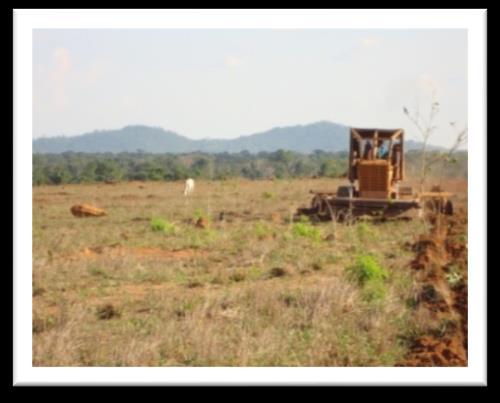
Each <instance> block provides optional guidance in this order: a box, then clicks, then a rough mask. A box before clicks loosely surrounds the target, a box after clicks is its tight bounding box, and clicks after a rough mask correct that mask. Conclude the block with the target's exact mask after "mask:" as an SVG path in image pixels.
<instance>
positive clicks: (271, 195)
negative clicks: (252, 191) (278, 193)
mask: <svg viewBox="0 0 500 403" xmlns="http://www.w3.org/2000/svg"><path fill="white" fill-rule="evenodd" d="M273 197H274V195H273V194H272V193H271V192H263V193H262V198H263V199H272V198H273Z"/></svg>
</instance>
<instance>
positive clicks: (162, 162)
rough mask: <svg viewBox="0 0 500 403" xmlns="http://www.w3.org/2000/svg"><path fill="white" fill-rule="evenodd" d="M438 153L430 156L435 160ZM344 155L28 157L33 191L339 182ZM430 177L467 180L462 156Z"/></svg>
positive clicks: (411, 156) (409, 169)
mask: <svg viewBox="0 0 500 403" xmlns="http://www.w3.org/2000/svg"><path fill="white" fill-rule="evenodd" d="M436 153H437V152H433V153H431V155H432V156H436V155H437V154H436ZM420 161H421V157H420V153H419V152H418V151H409V152H407V153H406V164H405V169H406V173H407V175H409V176H418V174H419V172H420ZM347 165H348V154H347V152H325V151H320V150H317V151H314V152H313V153H311V154H301V153H297V152H293V151H284V150H278V151H275V152H259V153H256V154H253V153H250V152H248V151H242V152H239V153H227V152H226V153H218V154H210V153H187V154H152V153H144V152H136V153H118V154H113V153H76V152H65V153H62V154H33V185H44V184H54V185H57V184H66V183H88V182H101V181H131V180H139V181H146V180H151V181H160V180H163V181H173V180H180V179H185V178H188V177H192V178H196V179H198V178H201V179H210V180H224V179H229V178H235V177H243V178H248V179H266V178H300V177H314V176H316V177H342V176H344V175H345V174H346V172H347ZM429 175H431V176H442V177H445V178H451V177H467V152H465V151H462V152H458V153H456V154H454V156H453V158H448V159H446V160H445V159H442V161H440V162H437V163H436V164H434V165H433V166H432V170H431V171H430V173H429Z"/></svg>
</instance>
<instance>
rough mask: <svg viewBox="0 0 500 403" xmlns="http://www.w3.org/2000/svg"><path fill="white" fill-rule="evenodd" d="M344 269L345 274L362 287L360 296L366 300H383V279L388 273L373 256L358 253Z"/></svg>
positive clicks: (385, 288) (384, 285)
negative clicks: (354, 260) (352, 261)
mask: <svg viewBox="0 0 500 403" xmlns="http://www.w3.org/2000/svg"><path fill="white" fill-rule="evenodd" d="M346 271H347V275H348V276H349V277H350V278H351V279H352V280H354V281H356V282H357V283H358V284H359V285H360V286H361V287H362V296H363V298H364V299H365V300H367V301H368V302H377V301H380V300H383V299H384V298H385V296H386V295H387V287H386V284H385V280H386V279H387V278H388V277H389V274H388V272H387V270H386V269H384V268H383V267H382V266H380V264H379V263H378V261H377V259H376V258H375V257H374V256H372V255H358V256H357V258H356V262H355V263H354V264H353V265H352V266H349V267H348V268H347V269H346Z"/></svg>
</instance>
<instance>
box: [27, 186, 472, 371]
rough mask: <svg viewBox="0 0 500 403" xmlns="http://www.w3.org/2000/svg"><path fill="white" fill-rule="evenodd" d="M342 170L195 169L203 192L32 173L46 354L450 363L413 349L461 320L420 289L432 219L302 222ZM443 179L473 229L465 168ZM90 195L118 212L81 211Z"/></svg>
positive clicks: (213, 361) (85, 358)
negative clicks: (302, 212) (255, 174)
mask: <svg viewBox="0 0 500 403" xmlns="http://www.w3.org/2000/svg"><path fill="white" fill-rule="evenodd" d="M339 184H344V181H342V180H332V179H303V180H300V179H296V180H276V181H245V180H228V181H218V182H208V181H206V182H202V181H197V182H196V188H195V192H194V194H193V195H192V196H190V197H184V196H183V194H182V193H183V190H184V183H181V182H168V183H165V182H131V183H123V184H108V185H107V184H95V185H65V186H39V187H34V188H33V365H34V366H393V365H400V364H401V363H406V365H440V363H439V362H433V361H432V360H431V361H430V362H423V363H422V362H418V363H415V364H412V363H411V362H410V361H409V360H408V357H409V354H413V352H412V351H414V348H415V342H416V341H418V340H422V337H423V336H424V335H426V334H430V333H432V331H434V333H436V332H439V331H440V329H441V330H442V328H443V326H444V325H443V323H444V322H445V321H446V323H448V324H449V322H450V321H458V322H459V321H460V318H455V317H451V316H449V315H448V316H446V317H443V316H436V315H433V314H432V311H431V310H429V309H422V306H423V304H421V303H420V299H419V295H420V294H419V293H420V290H421V286H422V280H421V279H420V277H421V276H420V277H419V274H418V271H417V270H414V269H412V267H413V266H412V262H414V260H415V255H416V253H415V249H414V248H412V245H414V244H415V243H416V242H418V240H419V239H420V237H421V236H423V235H425V234H427V233H429V231H430V230H431V226H432V225H431V224H432V223H431V222H428V221H427V220H419V219H415V220H412V221H402V220H400V221H389V222H385V223H375V222H370V221H361V222H357V223H356V224H354V225H350V226H347V225H340V224H335V223H331V222H329V223H321V224H316V225H313V224H310V223H307V222H293V220H292V215H293V213H294V212H295V211H296V209H297V208H298V207H299V206H305V205H308V204H309V201H310V197H311V195H310V194H309V190H311V189H315V190H321V189H335V188H336V187H337V185H339ZM442 185H443V187H445V188H446V190H450V191H452V192H456V193H457V197H456V199H455V204H456V205H457V211H458V214H461V216H462V217H465V224H464V225H462V226H460V227H459V230H458V232H457V231H455V233H453V236H454V237H457V239H458V238H459V237H462V238H463V237H465V240H464V239H462V238H460V239H461V242H463V243H465V244H466V241H467V240H466V237H467V225H466V205H467V204H466V201H467V183H466V181H449V182H446V183H443V184H442ZM78 203H89V204H92V205H94V206H97V207H100V208H103V209H104V210H106V211H107V215H106V216H103V217H95V218H76V217H74V216H73V215H72V214H71V213H70V208H71V206H72V205H74V204H78ZM199 218H203V220H202V225H201V226H198V227H197V226H196V225H195V223H196V222H197V220H198V219H199ZM159 219H162V220H163V222H162V221H161V220H159ZM152 224H153V225H152ZM457 228H458V227H457ZM155 229H157V230H155ZM448 263H449V262H445V263H443V265H445V264H448ZM466 265H467V264H466V260H465V263H464V261H463V260H461V261H460V264H459V265H457V266H456V267H454V268H453V270H454V272H453V273H455V274H454V277H444V278H446V279H448V280H449V281H448V282H449V285H450V287H451V286H453V285H454V283H453V281H455V283H457V282H459V280H462V279H463V278H465V279H466V277H467V276H466V274H467V266H466ZM448 266H449V264H448ZM367 273H368V274H367ZM374 273H375V274H374ZM458 322H457V323H458ZM441 364H442V363H441ZM446 365H448V364H446ZM449 365H456V364H449Z"/></svg>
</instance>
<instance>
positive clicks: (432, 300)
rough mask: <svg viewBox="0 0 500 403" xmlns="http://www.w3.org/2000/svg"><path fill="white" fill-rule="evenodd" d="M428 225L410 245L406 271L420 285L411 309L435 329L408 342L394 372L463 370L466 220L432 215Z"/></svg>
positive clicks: (464, 218) (460, 217)
mask: <svg viewBox="0 0 500 403" xmlns="http://www.w3.org/2000/svg"><path fill="white" fill-rule="evenodd" d="M430 222H431V223H432V228H431V231H430V233H429V234H428V235H425V236H421V237H420V238H419V239H418V240H417V242H415V243H414V244H413V245H412V250H413V251H414V252H415V259H414V260H413V261H412V262H411V267H412V268H413V269H414V270H416V271H417V280H418V281H419V282H420V284H421V288H420V291H419V294H418V297H417V301H416V302H417V308H418V309H426V310H427V311H428V312H429V313H430V314H431V317H432V318H433V319H435V320H436V323H439V324H440V328H439V329H429V331H428V332H427V334H425V335H423V336H421V337H419V338H418V339H416V340H414V341H413V343H412V345H411V346H410V352H409V354H408V355H407V357H406V359H405V361H404V362H402V363H400V364H398V366H467V362H468V361H467V351H468V344H467V343H468V340H467V241H466V238H465V237H464V234H465V233H466V228H467V217H466V216H464V215H458V216H453V217H449V216H444V215H441V214H438V215H434V216H432V217H430ZM457 268H459V269H460V270H458V269H457ZM453 270H456V271H453ZM457 270H458V271H457Z"/></svg>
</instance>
